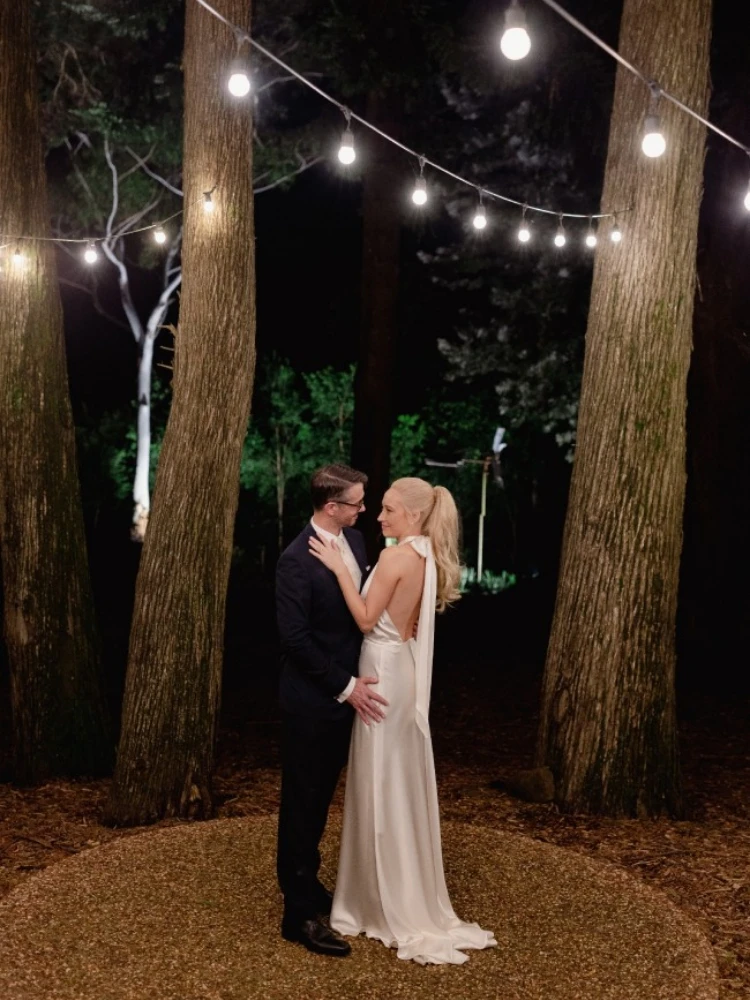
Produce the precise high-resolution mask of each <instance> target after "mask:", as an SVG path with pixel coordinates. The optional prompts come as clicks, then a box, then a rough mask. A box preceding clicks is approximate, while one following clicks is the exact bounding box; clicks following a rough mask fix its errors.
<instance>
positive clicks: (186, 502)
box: [109, 0, 255, 825]
mask: <svg viewBox="0 0 750 1000" xmlns="http://www.w3.org/2000/svg"><path fill="white" fill-rule="evenodd" d="M216 7H217V9H218V10H219V11H220V12H221V14H223V15H224V16H225V17H226V18H228V19H229V20H230V21H232V22H233V23H235V24H239V25H241V26H243V27H244V28H248V27H249V24H248V21H249V3H248V2H247V0H221V2H217V4H216ZM235 52H236V45H235V39H234V36H233V34H232V33H231V31H229V30H227V28H226V26H225V25H223V24H222V23H221V22H220V21H218V20H217V19H216V18H214V17H212V16H211V15H210V14H209V13H208V12H207V11H206V10H205V9H204V8H203V7H201V6H200V5H199V4H197V3H189V4H188V5H187V7H186V20H185V53H184V69H185V140H184V159H183V179H184V197H185V225H184V240H183V251H182V268H183V288H184V291H183V295H182V301H181V316H180V331H179V336H178V338H177V349H176V355H175V359H176V360H175V371H174V383H173V384H174V395H173V402H172V409H171V413H170V417H169V422H168V425H167V430H166V433H165V436H164V444H163V447H162V451H161V456H160V460H159V467H158V471H157V478H156V489H155V497H154V506H153V509H152V516H151V523H150V527H149V532H148V534H147V536H146V541H145V545H144V550H143V555H142V560H141V566H140V571H139V575H138V581H137V585H136V597H135V608H134V614H133V624H132V631H131V640H130V652H129V660H128V671H127V678H126V684H125V698H124V706H123V720H122V735H121V739H120V745H119V751H118V758H117V766H116V769H115V779H114V783H113V787H112V794H111V799H110V803H109V818H110V820H111V821H112V822H115V823H118V824H121V825H125V824H133V823H136V824H137V823H145V822H150V821H152V820H155V819H158V818H160V817H163V816H174V815H179V816H209V815H211V812H212V809H213V803H212V795H211V772H212V767H213V753H214V736H215V730H216V721H217V713H218V706H219V695H220V685H221V668H222V655H223V632H224V613H225V604H226V589H227V583H228V578H229V567H230V560H231V553H232V534H233V527H234V517H235V513H236V509H237V498H238V492H239V469H240V456H241V452H242V442H243V438H244V436H245V431H246V428H247V421H248V416H249V411H250V398H251V393H252V381H253V371H254V366H255V349H254V334H255V277H254V242H255V241H254V228H253V191H252V120H251V114H250V105H249V103H237V102H233V101H232V99H231V98H230V97H229V96H228V95H227V92H226V85H225V79H226V72H227V68H228V66H229V64H230V63H231V62H232V60H233V58H234V57H235ZM206 192H212V198H213V202H214V205H215V211H214V212H213V213H206V212H205V211H204V208H203V200H204V194H205V193H206Z"/></svg>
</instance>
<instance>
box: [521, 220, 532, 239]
mask: <svg viewBox="0 0 750 1000" xmlns="http://www.w3.org/2000/svg"><path fill="white" fill-rule="evenodd" d="M518 239H519V240H520V241H521V243H528V242H529V240H530V239H531V231H530V229H529V227H528V226H527V225H526V224H525V223H524V224H523V225H522V226H521V228H520V229H519V230H518Z"/></svg>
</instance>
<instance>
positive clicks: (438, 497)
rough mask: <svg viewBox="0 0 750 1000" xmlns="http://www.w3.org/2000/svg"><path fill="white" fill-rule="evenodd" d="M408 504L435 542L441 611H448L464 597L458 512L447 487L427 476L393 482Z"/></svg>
mask: <svg viewBox="0 0 750 1000" xmlns="http://www.w3.org/2000/svg"><path fill="white" fill-rule="evenodd" d="M391 489H392V490H395V491H396V492H397V493H398V495H399V497H400V498H401V500H402V501H403V504H404V507H406V509H407V510H408V511H410V512H411V513H413V514H418V515H419V520H418V521H417V525H418V526H419V529H420V531H421V532H422V534H423V535H427V537H428V538H429V539H430V541H431V542H432V550H433V552H434V554H435V566H436V569H437V610H438V611H445V609H446V608H447V607H448V605H449V604H453V602H454V601H457V600H458V599H459V598H460V596H461V595H460V593H459V590H458V585H459V582H460V580H461V564H460V563H459V560H458V511H457V509H456V504H455V501H454V499H453V497H452V495H451V494H450V492H449V491H448V490H446V488H445V487H444V486H433V485H432V484H431V483H428V482H426V481H425V480H424V479H414V478H412V477H406V478H404V479H397V480H396V482H395V483H392V484H391Z"/></svg>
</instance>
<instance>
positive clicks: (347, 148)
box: [339, 128, 357, 166]
mask: <svg viewBox="0 0 750 1000" xmlns="http://www.w3.org/2000/svg"><path fill="white" fill-rule="evenodd" d="M356 158H357V154H356V153H355V152H354V136H353V135H352V130H351V129H350V128H347V129H346V131H345V132H344V134H343V135H342V136H341V147H340V148H339V160H340V161H341V163H343V164H345V165H346V166H349V164H350V163H354V161H355V160H356Z"/></svg>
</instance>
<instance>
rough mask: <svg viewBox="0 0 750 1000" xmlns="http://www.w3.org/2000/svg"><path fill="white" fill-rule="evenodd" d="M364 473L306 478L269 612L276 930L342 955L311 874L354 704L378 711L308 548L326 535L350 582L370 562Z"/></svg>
mask: <svg viewBox="0 0 750 1000" xmlns="http://www.w3.org/2000/svg"><path fill="white" fill-rule="evenodd" d="M366 484H367V476H366V475H365V474H364V473H363V472H357V470H356V469H351V468H349V466H346V465H326V466H324V467H323V468H322V469H318V471H317V472H316V473H315V474H314V475H313V477H312V483H311V492H312V502H313V510H314V513H313V516H312V520H311V521H310V523H309V524H308V525H307V527H306V528H305V529H304V530H303V531H302V532H301V533H300V534H299V535H298V536H297V537H296V538H295V539H294V541H293V542H292V543H291V545H289V547H288V548H287V549H285V551H284V552H283V554H282V556H281V558H280V559H279V564H278V568H277V570H276V613H277V620H278V626H279V635H280V638H281V686H280V702H281V712H282V730H281V808H280V810H279V836H278V854H277V873H278V877H279V885H280V886H281V891H282V893H283V895H284V917H283V920H282V923H281V933H282V936H283V937H284V938H286V940H287V941H298V942H300V943H301V944H303V945H304V946H305V947H306V948H308V949H309V950H310V951H314V952H318V953H320V954H324V955H334V956H340V957H343V956H345V955H348V954H349V952H350V951H351V948H350V946H349V945H348V944H347V942H346V941H344V940H343V938H341V937H339V935H338V934H336V933H334V931H332V930H331V928H330V927H329V926H328V924H327V923H326V922H324V920H323V919H322V918H324V917H326V916H329V915H330V912H331V900H332V897H331V893H330V892H329V891H328V890H327V889H326V888H325V886H324V885H323V884H322V883H321V882H320V880H319V879H318V869H319V867H320V853H319V851H318V847H319V844H320V840H321V837H322V836H323V830H324V828H325V824H326V820H327V818H328V808H329V806H330V804H331V799H332V798H333V793H334V791H335V790H336V784H337V782H338V779H339V775H340V774H341V770H342V768H343V766H344V765H345V764H346V760H347V756H348V752H349V739H350V736H351V727H352V721H353V719H354V712H355V711H356V712H357V713H358V714H359V715H360V716H361V717H362V719H363V721H365V722H367V723H370V722H379V721H380V720H381V719H382V718H383V712H382V707H381V706H383V705H385V704H386V701H385V699H384V698H382V697H381V696H380V695H379V694H377V693H376V692H375V691H374V690H373V689H372V687H371V685H372V684H374V683H377V678H374V677H365V678H359V677H357V665H358V660H359V648H360V645H361V643H362V634H361V632H360V631H359V629H358V628H357V626H356V624H355V623H354V619H353V618H352V616H351V615H350V613H349V609H348V608H347V606H346V602H345V601H344V598H343V596H342V594H341V589H340V587H339V585H338V582H337V581H336V577H335V576H334V574H333V573H331V572H330V570H328V569H326V567H325V566H323V565H322V563H320V562H319V561H318V560H317V559H315V558H314V557H313V556H312V555H310V551H309V545H308V539H309V538H310V536H311V535H312V534H313V532H314V533H316V534H317V535H318V536H319V537H320V538H322V539H324V540H330V539H332V538H334V539H335V540H336V544H337V545H338V548H339V550H340V552H341V554H342V556H343V558H344V562H345V563H346V566H347V568H348V569H349V572H350V573H351V575H352V578H353V579H354V583H355V584H356V586H357V589H358V590H359V589H360V588H361V585H362V582H363V580H364V577H365V575H366V573H367V570H369V568H370V567H369V566H366V565H365V563H366V559H367V557H366V554H365V544H364V541H363V539H362V536H361V534H360V533H359V532H358V531H355V530H354V529H353V526H354V524H356V521H357V517H358V516H359V513H360V511H363V510H364V509H365V504H364V498H365V485H366Z"/></svg>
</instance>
